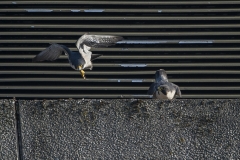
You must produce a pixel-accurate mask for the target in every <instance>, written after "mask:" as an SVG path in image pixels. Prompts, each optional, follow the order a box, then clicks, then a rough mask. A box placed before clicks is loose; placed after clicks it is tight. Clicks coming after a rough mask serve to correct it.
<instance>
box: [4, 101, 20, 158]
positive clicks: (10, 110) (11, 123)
mask: <svg viewBox="0 0 240 160" xmlns="http://www.w3.org/2000/svg"><path fill="white" fill-rule="evenodd" d="M17 158H18V151H17V130H16V117H15V101H14V100H0V159H1V160H8V159H9V160H14V159H17Z"/></svg>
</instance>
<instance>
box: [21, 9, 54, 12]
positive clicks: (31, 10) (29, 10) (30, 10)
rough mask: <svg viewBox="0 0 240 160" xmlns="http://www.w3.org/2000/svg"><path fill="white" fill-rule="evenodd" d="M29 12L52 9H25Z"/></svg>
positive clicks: (50, 10) (49, 10)
mask: <svg viewBox="0 0 240 160" xmlns="http://www.w3.org/2000/svg"><path fill="white" fill-rule="evenodd" d="M25 10H26V11H27V12H52V11H53V10H52V9H25Z"/></svg>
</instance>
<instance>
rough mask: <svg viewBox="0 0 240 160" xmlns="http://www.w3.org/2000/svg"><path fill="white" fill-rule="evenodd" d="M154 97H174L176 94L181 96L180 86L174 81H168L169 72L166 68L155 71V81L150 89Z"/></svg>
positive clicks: (150, 93)
mask: <svg viewBox="0 0 240 160" xmlns="http://www.w3.org/2000/svg"><path fill="white" fill-rule="evenodd" d="M148 94H149V95H153V99H170V100H171V99H173V98H175V97H176V96H179V97H181V91H180V88H179V87H178V86H177V85H175V84H174V83H171V82H168V78H167V73H166V71H165V70H164V69H159V70H157V71H156V73H155V82H154V83H152V85H151V86H150V88H149V90H148Z"/></svg>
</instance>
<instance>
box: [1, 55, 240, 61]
mask: <svg viewBox="0 0 240 160" xmlns="http://www.w3.org/2000/svg"><path fill="white" fill-rule="evenodd" d="M33 57H35V55H9V54H4V55H0V59H32V58H33ZM59 59H66V60H67V59H68V57H67V56H64V55H62V56H60V57H59ZM98 59H118V60H120V59H121V60H124V59H129V60H132V59H141V60H142V59H146V60H147V59H179V60H182V59H193V60H195V59H240V55H231V54H227V55H195V54H192V55H161V54H159V55H132V56H131V55H129V54H122V55H104V54H103V55H102V56H101V57H98Z"/></svg>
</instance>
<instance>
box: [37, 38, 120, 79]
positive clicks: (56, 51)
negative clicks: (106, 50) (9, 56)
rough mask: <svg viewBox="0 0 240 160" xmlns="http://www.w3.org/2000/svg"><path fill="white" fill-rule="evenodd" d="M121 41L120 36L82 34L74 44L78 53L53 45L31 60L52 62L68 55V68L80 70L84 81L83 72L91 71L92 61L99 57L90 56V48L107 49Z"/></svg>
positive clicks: (96, 55) (62, 46)
mask: <svg viewBox="0 0 240 160" xmlns="http://www.w3.org/2000/svg"><path fill="white" fill-rule="evenodd" d="M121 40H123V38H122V37H120V36H107V35H106V36H104V35H103V36H102V35H88V34H84V35H83V36H81V37H80V38H79V39H78V40H77V42H76V46H77V48H78V50H79V52H72V51H70V49H69V48H68V47H66V46H64V45H60V44H56V43H54V44H51V45H50V46H49V47H48V48H46V49H45V50H43V51H42V52H40V53H39V54H38V55H36V56H35V57H34V58H33V62H36V61H44V60H49V61H53V60H56V59H57V58H58V57H59V56H60V55H61V54H62V53H63V52H64V53H65V54H66V55H68V60H69V63H70V66H71V67H72V68H73V69H75V70H80V73H81V75H82V77H83V78H84V79H85V72H84V70H85V69H90V70H92V68H93V65H92V61H93V60H94V59H96V58H98V57H99V56H101V55H100V54H92V52H90V51H89V50H90V49H91V47H107V46H110V45H114V44H115V43H116V42H118V41H121Z"/></svg>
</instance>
